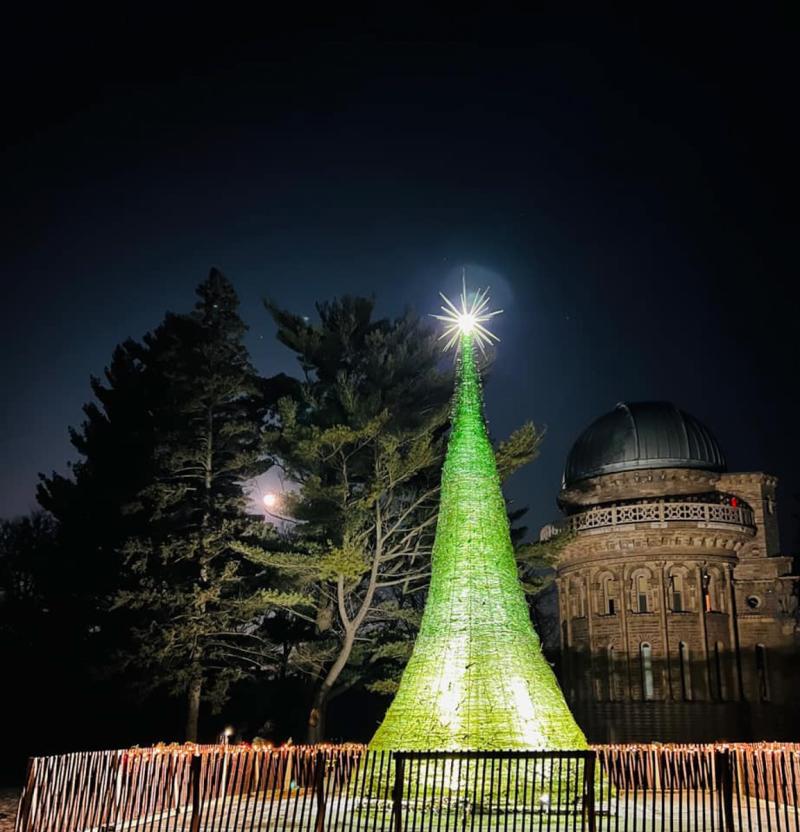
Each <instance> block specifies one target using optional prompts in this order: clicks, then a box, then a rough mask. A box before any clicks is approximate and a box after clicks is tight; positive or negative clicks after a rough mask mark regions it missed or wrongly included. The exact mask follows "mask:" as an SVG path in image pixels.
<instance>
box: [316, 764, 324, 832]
mask: <svg viewBox="0 0 800 832" xmlns="http://www.w3.org/2000/svg"><path fill="white" fill-rule="evenodd" d="M314 791H315V792H316V795H317V824H316V827H315V832H323V830H324V829H325V754H324V753H323V752H322V751H317V757H316V766H315V769H314Z"/></svg>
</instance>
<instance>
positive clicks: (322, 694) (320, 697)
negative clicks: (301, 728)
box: [307, 683, 331, 745]
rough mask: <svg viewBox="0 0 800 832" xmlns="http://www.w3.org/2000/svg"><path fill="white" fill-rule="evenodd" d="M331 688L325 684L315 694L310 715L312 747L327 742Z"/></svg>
mask: <svg viewBox="0 0 800 832" xmlns="http://www.w3.org/2000/svg"><path fill="white" fill-rule="evenodd" d="M330 692H331V689H330V686H329V685H327V684H325V683H323V684H322V685H321V686H320V687H319V688H318V689H317V692H316V693H315V694H314V701H313V702H312V704H311V711H310V713H309V715H308V730H307V740H308V742H309V743H311V744H312V745H313V744H314V743H319V742H323V741H324V740H325V721H326V717H327V715H328V696H329V694H330Z"/></svg>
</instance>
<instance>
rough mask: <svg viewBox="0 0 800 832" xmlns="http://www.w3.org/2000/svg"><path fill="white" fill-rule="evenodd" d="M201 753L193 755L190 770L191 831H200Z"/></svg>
mask: <svg viewBox="0 0 800 832" xmlns="http://www.w3.org/2000/svg"><path fill="white" fill-rule="evenodd" d="M200 763H201V759H200V755H199V754H195V755H194V756H193V757H192V766H191V769H190V770H189V777H190V781H191V782H190V786H189V788H190V789H191V793H192V819H191V820H190V821H189V832H200V815H201V808H200Z"/></svg>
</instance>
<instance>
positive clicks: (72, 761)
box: [16, 744, 800, 832]
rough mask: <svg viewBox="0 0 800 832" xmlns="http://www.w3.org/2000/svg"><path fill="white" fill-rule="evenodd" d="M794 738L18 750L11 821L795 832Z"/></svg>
mask: <svg viewBox="0 0 800 832" xmlns="http://www.w3.org/2000/svg"><path fill="white" fill-rule="evenodd" d="M798 788H800V746H798V745H794V744H758V745H752V744H737V745H697V746H688V745H681V746H677V745H675V746H662V745H606V746H596V747H594V748H593V749H591V750H590V751H554V752H542V751H530V752H526V751H517V752H511V751H508V752H396V753H394V754H390V753H388V752H386V753H380V752H367V750H366V748H365V747H364V746H362V745H337V746H333V745H325V746H290V747H283V748H278V749H275V748H269V747H264V746H262V747H251V746H248V745H236V746H158V747H154V748H148V749H127V750H120V751H101V752H87V753H79V754H65V755H59V756H53V757H37V758H33V759H32V760H31V761H30V764H29V768H28V776H27V780H26V783H25V787H24V790H23V793H22V797H21V799H20V805H19V813H18V817H17V825H16V830H17V832H88V830H92V832H119V831H120V830H147V832H156V831H157V832H203V831H204V830H207V832H212V830H213V832H217V830H219V832H223V830H225V831H226V832H227V830H230V832H233V830H237V832H238V830H248V831H249V832H255V830H275V832H326V830H329V831H330V832H338V830H341V832H378V830H391V832H416V830H420V832H422V830H432V832H433V831H435V832H467V830H469V832H484V830H486V832H489V830H491V831H492V832H494V830H497V832H501V831H502V832H517V830H519V832H523V830H524V831H525V832H529V831H530V832H534V831H535V832H544V830H547V832H559V831H560V830H564V831H565V832H566V830H571V831H572V832H577V830H589V831H590V832H651V830H652V832H657V831H658V832H667V830H669V832H680V831H681V830H687V832H690V831H693V830H697V832H700V831H701V830H702V832H714V830H720V832H762V830H763V832H800V816H799V815H798V799H797V795H798Z"/></svg>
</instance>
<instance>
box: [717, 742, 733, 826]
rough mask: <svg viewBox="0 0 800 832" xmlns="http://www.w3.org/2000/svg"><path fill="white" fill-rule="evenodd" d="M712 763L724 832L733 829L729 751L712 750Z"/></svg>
mask: <svg viewBox="0 0 800 832" xmlns="http://www.w3.org/2000/svg"><path fill="white" fill-rule="evenodd" d="M714 763H715V768H716V778H717V794H718V795H719V806H720V820H721V821H722V829H723V830H724V832H734V830H733V771H732V770H731V752H730V751H729V750H728V749H727V748H725V749H715V750H714Z"/></svg>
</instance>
